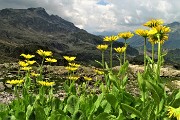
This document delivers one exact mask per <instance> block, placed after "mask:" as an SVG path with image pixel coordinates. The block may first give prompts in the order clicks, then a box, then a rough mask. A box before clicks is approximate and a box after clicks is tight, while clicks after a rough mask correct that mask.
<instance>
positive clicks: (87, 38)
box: [0, 8, 138, 63]
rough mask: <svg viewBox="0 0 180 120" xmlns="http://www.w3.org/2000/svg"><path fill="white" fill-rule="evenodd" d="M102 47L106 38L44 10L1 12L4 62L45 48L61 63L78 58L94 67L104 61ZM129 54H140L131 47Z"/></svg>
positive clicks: (0, 41)
mask: <svg viewBox="0 0 180 120" xmlns="http://www.w3.org/2000/svg"><path fill="white" fill-rule="evenodd" d="M102 43H103V41H102V37H100V36H96V35H93V34H90V33H88V32H86V31H85V30H82V29H79V28H78V27H76V26H75V25H74V24H73V23H71V22H68V21H66V20H64V19H62V18H61V17H59V16H57V15H49V14H47V12H46V11H45V9H44V8H29V9H3V10H1V11H0V57H1V60H0V62H8V61H13V60H16V59H17V58H19V55H20V54H21V53H35V51H36V50H37V49H40V48H41V49H44V50H51V51H53V52H54V53H55V54H54V56H55V57H56V58H57V59H62V56H63V55H75V56H77V60H79V61H84V62H86V63H87V62H88V63H91V62H94V60H95V59H101V53H100V52H99V51H98V50H97V49H96V46H97V45H98V44H102ZM118 44H119V46H122V45H123V44H122V43H118ZM128 54H129V55H132V56H136V55H138V51H137V50H136V49H134V48H131V47H129V48H128Z"/></svg>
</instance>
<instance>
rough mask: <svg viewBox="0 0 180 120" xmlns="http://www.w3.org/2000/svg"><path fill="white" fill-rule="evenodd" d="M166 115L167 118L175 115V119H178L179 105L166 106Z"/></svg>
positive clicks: (179, 117)
mask: <svg viewBox="0 0 180 120" xmlns="http://www.w3.org/2000/svg"><path fill="white" fill-rule="evenodd" d="M168 112H169V113H168V116H169V118H171V117H176V118H177V120H180V107H178V108H173V107H171V106H168Z"/></svg>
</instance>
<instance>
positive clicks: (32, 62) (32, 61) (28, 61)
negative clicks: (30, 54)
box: [26, 60, 36, 65]
mask: <svg viewBox="0 0 180 120" xmlns="http://www.w3.org/2000/svg"><path fill="white" fill-rule="evenodd" d="M35 62H36V61H35V60H31V61H30V60H26V63H27V64H29V65H32V64H34V63H35Z"/></svg>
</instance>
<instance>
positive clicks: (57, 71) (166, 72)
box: [0, 63, 180, 103]
mask: <svg viewBox="0 0 180 120" xmlns="http://www.w3.org/2000/svg"><path fill="white" fill-rule="evenodd" d="M17 68H18V65H17V64H15V63H7V64H0V103H9V102H10V101H12V100H13V99H14V95H13V94H12V92H9V91H8V90H10V89H11V88H12V86H11V85H8V84H6V83H5V79H13V78H14V77H15V76H16V75H17V71H18V69H17ZM94 69H95V68H94V67H85V66H83V67H82V66H81V67H80V68H79V69H78V71H77V73H76V74H78V75H79V76H80V77H82V76H88V77H92V78H93V80H97V79H98V80H103V78H102V76H99V75H98V76H97V75H96V74H95V73H94ZM143 69H144V67H143V66H141V65H131V64H130V65H129V70H128V71H129V74H128V77H129V79H128V84H127V90H128V91H129V92H130V93H132V94H133V95H138V93H139V91H138V85H137V79H136V77H137V76H136V75H137V73H138V72H143ZM113 70H119V66H117V67H114V68H113ZM44 72H45V74H46V76H45V77H46V78H47V79H48V78H49V77H52V76H53V79H62V78H64V77H65V76H67V73H68V71H67V70H66V69H65V68H64V67H63V66H45V71H44ZM161 77H165V78H167V79H168V78H172V79H171V83H170V84H168V85H167V87H166V90H167V91H170V89H171V88H177V89H180V70H176V69H175V68H173V67H171V66H164V67H162V69H161ZM58 85H59V87H60V86H62V83H59V84H58ZM55 96H56V97H58V98H60V99H62V98H63V97H64V96H65V93H64V91H63V90H57V91H56V93H55Z"/></svg>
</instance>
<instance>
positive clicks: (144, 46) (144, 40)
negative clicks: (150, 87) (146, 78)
mask: <svg viewBox="0 0 180 120" xmlns="http://www.w3.org/2000/svg"><path fill="white" fill-rule="evenodd" d="M144 71H146V38H144Z"/></svg>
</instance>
